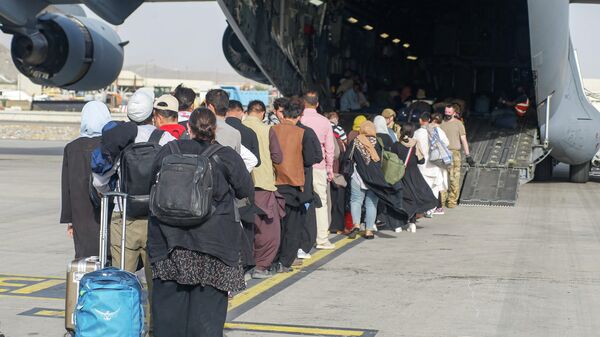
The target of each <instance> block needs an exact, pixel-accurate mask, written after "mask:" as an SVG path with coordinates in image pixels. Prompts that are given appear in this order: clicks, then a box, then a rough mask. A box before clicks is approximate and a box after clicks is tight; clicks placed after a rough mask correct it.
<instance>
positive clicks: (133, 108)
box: [127, 88, 154, 123]
mask: <svg viewBox="0 0 600 337" xmlns="http://www.w3.org/2000/svg"><path fill="white" fill-rule="evenodd" d="M153 105H154V91H153V90H152V89H150V88H140V89H138V90H136V92H134V93H133V95H131V97H130V98H129V102H127V117H129V119H131V120H132V121H134V122H138V123H139V122H143V121H145V120H146V119H148V118H149V117H150V115H152V110H153Z"/></svg>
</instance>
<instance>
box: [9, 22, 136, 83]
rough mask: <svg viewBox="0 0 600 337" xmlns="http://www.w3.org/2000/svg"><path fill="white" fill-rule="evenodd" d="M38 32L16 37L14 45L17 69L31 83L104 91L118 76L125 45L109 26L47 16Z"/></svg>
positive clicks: (12, 52) (14, 59)
mask: <svg viewBox="0 0 600 337" xmlns="http://www.w3.org/2000/svg"><path fill="white" fill-rule="evenodd" d="M37 29H38V31H37V32H34V33H32V34H30V35H22V34H15V35H14V37H13V39H12V44H11V55H12V59H13V62H14V63H15V66H16V67H17V69H18V70H19V71H20V72H21V73H22V74H24V75H25V76H27V77H29V79H31V81H32V82H34V83H37V84H40V85H44V86H53V87H60V88H64V89H71V90H82V91H83V90H95V89H101V88H104V87H106V86H108V85H110V84H111V83H112V82H113V81H114V80H115V79H116V78H117V77H118V76H119V73H120V72H121V68H122V67H123V46H124V45H125V44H124V43H122V42H121V39H120V38H119V36H118V35H117V33H116V32H115V31H114V30H113V29H112V28H111V27H110V26H108V25H107V24H105V23H103V22H100V21H98V20H94V19H90V18H86V17H75V16H70V15H63V14H57V13H45V14H43V15H41V16H39V17H38V21H37Z"/></svg>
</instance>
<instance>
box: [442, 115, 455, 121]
mask: <svg viewBox="0 0 600 337" xmlns="http://www.w3.org/2000/svg"><path fill="white" fill-rule="evenodd" d="M452 117H454V116H450V115H444V120H446V121H449V120H451V119H452Z"/></svg>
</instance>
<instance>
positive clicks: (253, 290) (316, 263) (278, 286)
mask: <svg viewBox="0 0 600 337" xmlns="http://www.w3.org/2000/svg"><path fill="white" fill-rule="evenodd" d="M339 237H340V239H338V240H337V241H334V243H335V245H336V248H335V249H332V250H318V251H317V252H315V253H314V254H312V258H310V259H306V260H304V261H303V265H302V266H301V267H294V268H293V269H294V270H293V271H292V272H289V273H280V274H275V275H274V276H272V277H270V278H268V279H265V280H261V281H258V282H256V283H255V284H252V283H254V282H252V281H254V280H251V281H249V282H248V283H249V285H250V286H249V287H248V289H246V290H244V291H242V292H241V293H239V294H236V295H235V296H234V297H233V299H232V300H231V301H229V308H228V311H227V318H228V319H231V320H233V319H236V318H237V317H239V316H240V315H242V314H244V313H245V312H246V311H248V310H250V309H252V308H254V307H255V306H257V305H258V304H260V303H261V302H263V301H265V300H267V299H268V298H270V297H272V296H274V295H275V294H277V293H279V292H280V291H282V290H284V289H286V288H287V287H289V286H290V285H292V284H294V283H296V282H297V281H299V280H300V279H302V278H304V277H306V276H307V275H309V274H310V273H312V272H313V271H315V270H317V269H318V268H319V267H321V266H323V265H324V264H326V263H327V262H329V261H331V260H333V259H334V258H336V257H337V256H339V255H340V254H342V253H343V252H345V251H347V250H349V249H350V248H352V247H354V246H356V245H357V244H359V243H360V242H363V241H364V240H363V239H362V238H361V237H358V238H356V239H354V240H350V239H348V238H347V237H346V236H343V235H340V236H339ZM251 284H252V285H251Z"/></svg>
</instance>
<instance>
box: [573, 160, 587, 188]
mask: <svg viewBox="0 0 600 337" xmlns="http://www.w3.org/2000/svg"><path fill="white" fill-rule="evenodd" d="M569 180H571V182H572V183H579V184H583V183H587V182H588V180H590V162H586V163H583V164H580V165H571V169H570V171H569Z"/></svg>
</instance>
